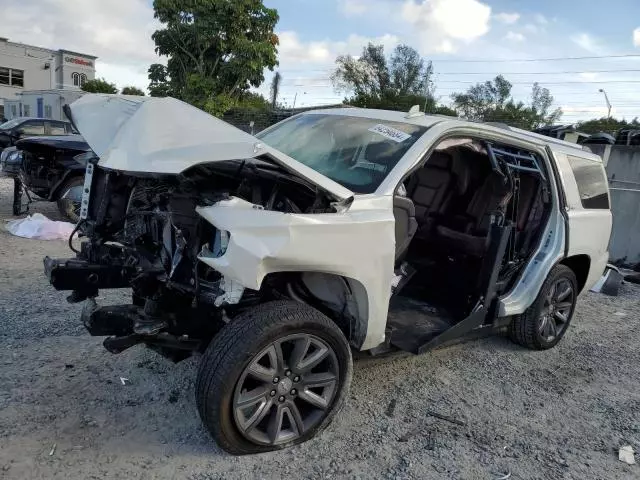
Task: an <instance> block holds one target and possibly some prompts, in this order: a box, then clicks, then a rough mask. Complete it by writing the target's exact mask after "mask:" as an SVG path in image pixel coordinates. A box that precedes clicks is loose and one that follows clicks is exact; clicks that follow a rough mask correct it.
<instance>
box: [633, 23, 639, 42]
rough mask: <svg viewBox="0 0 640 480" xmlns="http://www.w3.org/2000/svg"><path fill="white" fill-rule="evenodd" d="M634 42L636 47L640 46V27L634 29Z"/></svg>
mask: <svg viewBox="0 0 640 480" xmlns="http://www.w3.org/2000/svg"><path fill="white" fill-rule="evenodd" d="M633 44H634V45H635V46H636V47H640V27H638V28H636V29H635V30H634V31H633Z"/></svg>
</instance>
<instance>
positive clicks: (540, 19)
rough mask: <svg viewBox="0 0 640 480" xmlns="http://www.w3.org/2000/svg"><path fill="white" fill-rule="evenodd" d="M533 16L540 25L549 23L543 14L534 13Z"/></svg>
mask: <svg viewBox="0 0 640 480" xmlns="http://www.w3.org/2000/svg"><path fill="white" fill-rule="evenodd" d="M533 18H534V19H535V21H536V22H538V23H539V24H540V25H546V24H547V23H549V20H547V17H545V16H544V15H542V14H541V13H536V14H535V15H534V16H533Z"/></svg>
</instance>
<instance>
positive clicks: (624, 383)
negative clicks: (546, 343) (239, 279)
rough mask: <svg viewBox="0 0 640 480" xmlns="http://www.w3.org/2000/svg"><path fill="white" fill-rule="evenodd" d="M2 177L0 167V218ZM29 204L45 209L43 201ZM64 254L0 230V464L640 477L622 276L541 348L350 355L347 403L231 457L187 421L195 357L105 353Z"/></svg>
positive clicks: (630, 304) (639, 299)
mask: <svg viewBox="0 0 640 480" xmlns="http://www.w3.org/2000/svg"><path fill="white" fill-rule="evenodd" d="M10 185H11V184H10V183H9V181H7V180H0V222H1V223H2V226H4V220H5V219H7V218H9V215H10V195H9V194H10ZM33 211H40V212H42V213H44V214H45V215H49V216H52V217H55V216H56V215H55V206H54V205H53V204H38V205H36V206H35V207H34V208H33ZM68 253H69V251H68V250H67V247H66V243H65V242H62V241H53V242H44V241H36V240H23V239H19V238H15V237H12V236H10V235H9V234H8V233H7V232H6V231H4V229H2V231H1V232H0V322H1V326H2V330H1V331H0V478H3V479H4V478H11V479H14V478H15V479H39V478H57V479H58V478H59V479H65V480H67V479H75V478H82V479H107V478H118V479H156V478H158V479H160V478H180V479H189V480H206V479H218V478H220V479H222V478H224V479H232V478H242V479H247V478H265V479H267V478H295V479H297V478H357V479H371V478H385V479H386V478H389V479H396V478H401V479H404V478H414V479H435V478H460V479H497V478H500V477H502V476H504V475H507V474H509V473H511V477H510V478H512V479H523V478H527V479H528V478H541V479H542V478H544V479H551V478H567V479H607V480H609V479H617V478H640V465H633V466H628V465H625V464H623V463H621V462H619V461H618V459H617V452H618V448H619V447H620V446H622V445H625V444H631V445H632V446H633V447H634V449H636V450H639V449H640V385H639V382H638V365H640V349H639V348H638V339H637V335H638V331H640V312H639V307H640V288H639V287H637V286H634V285H623V289H622V294H621V295H620V296H619V297H617V298H612V297H606V296H604V295H599V294H593V293H588V294H586V295H585V296H583V297H582V299H581V302H580V304H579V308H578V311H577V314H576V317H575V318H574V324H573V326H572V328H571V329H570V330H569V332H568V334H567V336H566V337H565V339H564V340H563V341H562V342H561V343H560V345H559V346H558V347H557V348H555V349H553V350H551V351H548V352H531V351H527V350H524V349H522V348H519V347H516V346H514V345H513V344H511V343H510V342H509V341H508V340H507V339H503V338H491V339H486V340H481V341H477V342H471V343H467V344H464V345H458V346H455V347H451V348H448V349H444V350H439V351H435V352H431V353H429V354H426V355H423V356H420V357H409V358H400V359H393V360H385V361H381V360H375V361H366V362H362V361H361V362H358V363H357V364H356V366H355V375H354V379H353V385H352V390H351V398H350V401H349V403H348V406H347V407H346V408H345V410H344V411H343V412H342V413H341V414H340V415H339V417H338V419H337V420H336V421H335V422H334V424H333V425H332V426H331V427H330V428H329V429H328V430H327V431H325V433H323V434H322V436H320V437H319V438H317V439H315V440H312V441H310V442H308V443H306V444H304V445H302V446H299V447H296V448H294V449H290V450H285V451H282V452H278V453H273V454H265V455H260V456H252V457H242V458H236V457H231V456H229V455H227V454H225V453H224V452H222V451H220V450H219V449H218V448H217V447H216V445H215V444H214V443H213V442H212V440H210V438H209V436H208V435H207V433H206V432H205V430H204V429H203V427H202V426H201V425H200V422H199V419H198V417H197V413H196V408H195V404H194V398H193V397H194V395H193V380H194V377H195V367H196V364H197V361H198V359H197V358H192V359H190V360H187V361H185V362H182V363H180V364H178V365H173V364H171V363H170V362H168V361H166V360H164V359H162V358H160V357H158V356H156V355H154V354H153V353H152V352H149V351H146V350H144V349H143V348H141V347H136V348H132V349H130V350H129V351H126V352H124V353H122V354H121V355H118V356H115V355H111V354H109V353H107V352H106V351H105V350H104V349H103V348H102V345H101V341H102V339H100V338H93V337H90V336H89V335H88V334H87V333H86V332H85V331H84V329H83V327H81V325H80V324H79V320H78V316H79V311H80V307H79V306H77V305H69V304H67V303H66V302H65V300H64V298H65V294H64V293H62V292H56V291H54V290H52V289H51V288H49V287H48V285H47V282H46V280H45V278H44V276H43V274H42V257H43V256H44V255H47V254H48V255H52V256H67V255H68ZM125 298H126V295H125V293H116V294H111V295H109V296H107V297H106V298H104V299H103V301H104V302H114V303H115V302H118V301H120V300H121V299H125ZM120 377H126V378H128V379H130V381H131V383H130V384H129V385H126V386H123V385H122V383H121V381H120ZM394 405H395V407H394ZM427 410H431V411H436V412H439V413H442V414H444V415H449V416H452V417H455V418H457V419H460V420H463V421H464V422H465V423H466V425H465V426H458V425H454V424H452V423H449V422H446V421H442V420H439V419H437V418H434V417H432V416H428V415H427V414H426V413H425V412H426V411H427Z"/></svg>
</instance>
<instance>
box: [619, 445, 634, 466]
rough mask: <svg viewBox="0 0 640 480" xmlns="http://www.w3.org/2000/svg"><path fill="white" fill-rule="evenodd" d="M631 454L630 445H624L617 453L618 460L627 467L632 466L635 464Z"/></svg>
mask: <svg viewBox="0 0 640 480" xmlns="http://www.w3.org/2000/svg"><path fill="white" fill-rule="evenodd" d="M633 453H634V452H633V448H632V447H631V445H625V446H624V447H621V448H620V450H619V451H618V460H620V461H621V462H624V463H626V464H628V465H634V464H635V463H636V458H635V456H634V454H633Z"/></svg>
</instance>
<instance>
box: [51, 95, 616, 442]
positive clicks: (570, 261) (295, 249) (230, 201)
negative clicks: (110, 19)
mask: <svg viewBox="0 0 640 480" xmlns="http://www.w3.org/2000/svg"><path fill="white" fill-rule="evenodd" d="M67 113H68V115H69V117H70V118H71V119H72V120H73V122H74V124H75V125H76V127H77V129H78V130H79V131H80V132H81V134H82V135H83V136H84V138H85V139H86V141H87V142H88V143H89V145H90V146H91V148H92V150H93V153H87V154H82V155H80V156H78V157H76V159H77V161H79V162H84V163H86V178H85V184H84V186H83V187H81V191H78V192H76V193H77V194H78V195H80V194H81V195H82V206H81V215H80V216H81V220H80V222H79V223H78V226H77V230H78V231H79V232H80V233H81V235H82V236H83V240H84V241H82V243H81V247H80V249H79V250H78V251H77V252H76V253H77V255H76V257H75V258H72V259H50V258H46V259H45V271H46V274H47V275H48V277H49V279H50V282H51V283H52V285H53V286H54V287H55V288H57V289H60V290H72V293H71V295H70V296H69V301H71V302H80V301H84V302H85V306H84V309H83V313H82V321H83V322H84V324H85V325H86V327H87V329H88V330H89V332H90V333H91V334H93V335H104V336H108V338H107V339H106V340H105V341H104V345H105V347H106V348H107V349H108V350H109V351H111V352H114V353H118V352H121V351H123V350H125V349H127V348H129V347H131V346H133V345H136V344H144V345H146V346H148V347H150V348H152V349H154V350H156V351H158V352H159V353H161V354H163V355H165V356H166V357H169V358H171V359H173V360H175V361H177V360H180V359H183V358H186V357H187V356H189V355H191V354H192V353H193V352H202V358H201V362H200V367H199V372H198V378H197V381H196V385H195V391H196V401H197V406H198V410H199V413H200V416H201V418H202V420H203V422H204V423H205V424H206V426H207V428H208V429H209V431H210V432H211V433H212V435H213V437H214V438H215V439H216V440H217V442H218V443H219V444H220V446H221V447H222V448H224V449H225V450H227V451H229V452H232V453H235V454H245V453H253V452H263V451H268V450H273V449H277V448H282V447H285V446H289V445H294V444H297V443H300V442H303V441H305V440H307V439H309V438H311V437H312V436H314V435H315V434H316V433H318V432H319V431H321V430H322V429H323V428H324V427H326V426H327V425H328V423H329V422H330V421H331V419H332V417H333V416H334V415H335V414H336V412H337V411H338V410H339V408H340V406H341V405H342V404H343V403H344V401H345V399H346V397H347V391H348V388H349V383H350V381H351V372H352V357H351V349H352V348H353V349H355V350H359V351H367V352H369V354H371V355H382V354H386V353H389V352H394V351H407V352H412V353H415V354H419V353H422V352H425V351H426V350H429V349H432V348H435V347H439V346H442V345H445V344H449V343H452V342H455V341H459V340H460V339H463V338H468V337H470V336H479V335H484V334H491V333H494V332H498V331H504V330H508V331H509V332H510V335H511V338H512V339H513V340H515V341H516V342H517V343H519V344H521V345H524V346H526V347H529V348H534V349H546V348H550V347H552V346H554V345H555V344H556V343H557V342H558V341H559V340H560V339H561V338H562V336H563V335H564V334H565V332H566V330H567V327H568V326H569V323H570V321H571V318H572V316H573V313H574V309H575V305H576V300H577V297H578V294H579V293H580V292H582V291H584V290H586V289H588V288H590V286H592V285H593V284H594V283H595V282H596V280H597V279H598V278H599V277H600V275H601V274H602V273H603V270H604V268H605V265H606V262H607V258H608V254H607V245H608V241H609V235H610V230H611V212H610V209H609V192H608V188H607V180H606V176H605V171H604V169H603V165H602V162H601V160H600V158H599V157H597V156H596V155H593V154H591V153H589V152H586V151H584V150H582V149H580V148H579V147H578V146H576V145H573V144H569V143H565V142H561V141H558V140H554V139H551V138H547V137H542V136H540V135H536V134H533V133H529V132H525V131H520V130H515V129H512V128H509V127H506V126H500V125H488V124H479V123H470V122H464V121H460V120H457V119H454V118H448V117H438V116H425V115H424V114H422V113H420V112H419V111H417V109H415V108H414V109H412V110H411V111H410V112H409V113H406V114H405V113H401V112H391V111H380V110H364V109H355V108H354V109H350V108H349V109H337V110H318V111H312V112H307V113H303V114H300V115H297V116H294V117H292V118H290V119H287V120H285V121H283V122H281V123H279V124H277V125H274V126H272V127H270V128H268V129H267V130H265V131H263V132H261V133H260V134H258V135H257V136H255V137H254V136H251V135H249V134H247V133H244V132H242V131H241V130H238V129H236V128H234V127H232V126H230V125H228V124H227V123H225V122H223V121H221V120H219V119H216V118H213V117H211V116H209V115H207V114H206V113H204V112H202V111H200V110H197V109H195V108H193V107H190V106H188V105H186V104H184V103H182V102H179V101H177V100H174V99H170V98H165V99H157V98H141V97H122V96H108V95H86V96H84V97H83V98H81V99H80V100H78V101H76V102H75V103H73V104H72V105H71V108H70V109H69V111H68V112H67ZM70 244H72V242H70ZM110 288H130V289H131V291H132V301H131V303H130V304H127V305H116V306H113V305H112V306H102V307H100V306H98V305H97V304H96V301H95V298H96V297H97V295H98V291H99V290H100V289H110Z"/></svg>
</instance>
